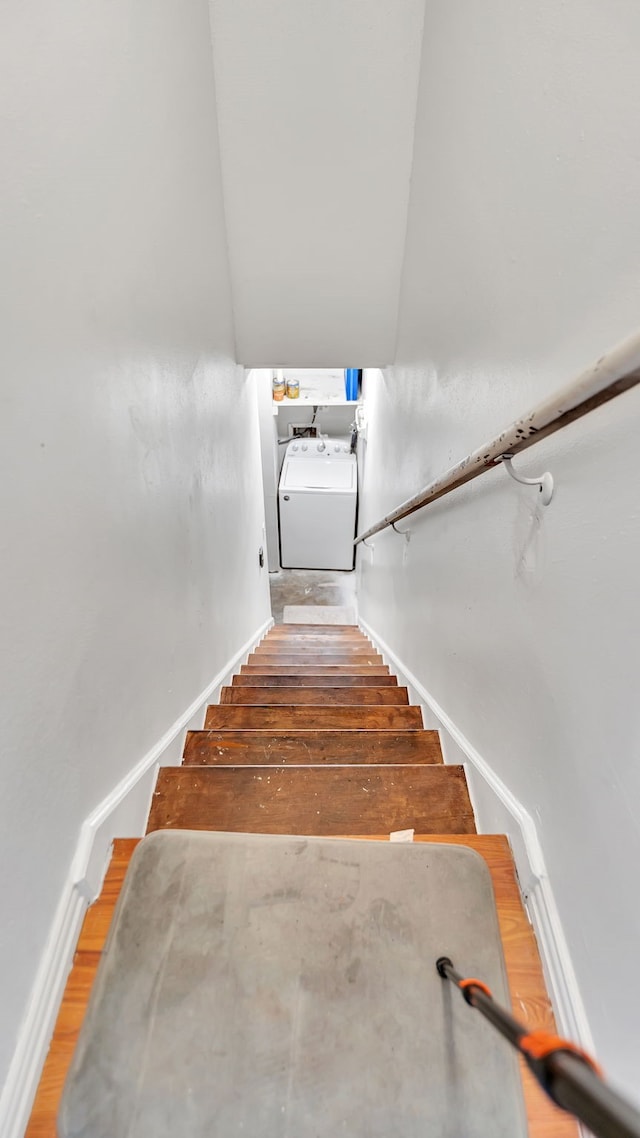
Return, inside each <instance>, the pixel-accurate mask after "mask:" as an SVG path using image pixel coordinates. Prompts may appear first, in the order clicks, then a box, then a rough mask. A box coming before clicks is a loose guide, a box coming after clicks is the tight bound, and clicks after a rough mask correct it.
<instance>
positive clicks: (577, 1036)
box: [359, 619, 594, 1053]
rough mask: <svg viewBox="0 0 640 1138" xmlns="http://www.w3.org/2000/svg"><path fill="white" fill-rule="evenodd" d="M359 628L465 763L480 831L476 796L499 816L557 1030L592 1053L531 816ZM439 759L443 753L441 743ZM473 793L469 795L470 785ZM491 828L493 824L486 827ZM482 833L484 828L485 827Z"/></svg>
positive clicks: (407, 674) (392, 657) (416, 684)
mask: <svg viewBox="0 0 640 1138" xmlns="http://www.w3.org/2000/svg"><path fill="white" fill-rule="evenodd" d="M359 624H360V627H361V629H362V631H363V632H364V633H365V635H366V636H368V637H369V638H370V640H371V641H372V642H373V644H374V645H375V646H376V648H377V649H378V650H379V651H380V652H381V653H382V655H383V657H384V659H385V662H386V663H387V664H389V666H390V668H392V669H393V671H394V672H395V673H396V674H397V675H398V677H399V678H400V679H401V680H402V682H403V683H406V684H407V686H408V687H409V688H410V689H412V690H413V692H414V693H415V696H416V697H417V701H418V702H420V703H421V704H423V705H424V706H425V708H426V709H428V712H430V716H429V715H428V716H427V719H426V720H425V721H426V722H428V720H429V718H430V717H435V719H436V720H437V722H438V725H439V726H440V727H441V728H442V729H443V731H444V733H445V735H447V736H449V737H450V739H451V740H453V743H454V745H455V747H456V748H458V749H459V751H460V752H462V757H463V759H464V760H465V761H466V763H468V764H469V767H470V771H469V773H470V774H471V776H472V777H471V779H470V780H469V782H470V789H471V794H472V801H473V802H474V808H475V809H476V817H477V821H478V823H479V829H480V831H481V832H482V830H483V828H484V827H483V825H482V816H481V815H482V809H478V805H479V799H480V798H482V800H483V801H488V805H489V809H488V810H487V813H488V814H489V815H490V817H491V819H492V821H493V823H494V824H495V819H500V821H501V828H502V830H503V831H504V832H505V833H506V834H507V836H508V838H509V840H510V843H511V848H512V851H513V857H514V862H515V866H516V870H517V873H518V878H519V881H520V887H521V889H522V894H523V899H524V902H525V905H526V907H527V911H528V913H529V917H530V919H531V923H532V925H533V928H534V931H535V934H536V938H537V941H538V947H539V950H540V956H541V959H542V966H543V969H544V973H545V979H546V982H547V987H548V990H549V995H550V997H551V1002H552V1004H553V1008H554V1011H555V1015H556V1020H557V1023H558V1028H559V1030H560V1031H561V1032H562V1033H563V1034H565V1035H567V1036H568V1037H569V1038H570V1039H573V1040H574V1041H575V1042H576V1043H578V1044H579V1045H580V1046H581V1047H583V1048H584V1049H585V1050H586V1051H589V1052H591V1053H593V1051H594V1046H593V1037H592V1034H591V1030H590V1027H589V1022H588V1019H587V1015H586V1011H585V1007H584V1004H583V1001H582V996H581V995H580V989H579V988H578V982H577V979H576V975H575V971H574V968H573V963H572V961H571V956H570V953H569V948H568V945H567V941H566V938H565V935H564V930H563V928H562V923H561V921H560V916H559V913H558V909H557V907H556V902H555V898H554V895H553V889H552V887H551V882H550V881H549V876H548V874H547V870H546V866H545V859H544V854H543V850H542V846H541V844H540V839H539V837H538V831H537V829H536V825H535V823H534V821H533V818H532V817H531V815H530V814H529V812H528V811H527V810H526V808H525V807H524V806H523V804H522V803H521V802H520V801H519V800H518V799H517V798H516V797H515V795H514V794H513V793H512V792H511V790H510V789H509V787H508V786H507V785H506V784H505V783H504V782H503V781H502V779H501V778H499V777H498V775H497V774H496V773H495V771H494V770H493V769H492V768H491V766H490V764H489V763H488V762H487V761H486V759H484V758H483V757H482V755H480V753H479V752H478V751H477V750H476V748H475V747H474V746H473V744H472V743H471V742H470V741H469V739H467V737H466V736H465V735H464V734H463V733H462V731H460V729H459V728H458V727H457V726H456V724H455V723H454V722H453V720H452V719H451V718H450V716H449V715H448V714H447V712H446V711H445V710H444V708H443V707H442V706H441V705H440V704H439V703H438V701H437V700H436V699H435V698H434V696H433V695H432V694H431V693H430V692H429V691H427V689H426V688H425V687H424V685H423V684H422V683H421V682H420V680H418V678H417V677H416V676H415V675H414V674H413V673H412V672H411V671H410V670H409V669H408V668H407V667H405V665H404V664H403V662H402V661H401V660H400V659H399V658H398V657H397V656H396V654H395V652H393V650H392V649H391V648H390V647H389V645H388V644H386V643H385V641H384V640H382V639H381V637H380V636H378V635H377V633H376V632H375V631H374V629H372V628H371V627H370V626H369V625H368V624H367V622H366V621H365V620H362V619H360V621H359ZM443 750H444V752H445V761H446V760H447V758H448V756H447V753H446V747H445V746H444V745H443ZM474 782H475V783H476V787H477V789H478V791H479V793H477V794H475V795H474V793H473V783H474ZM491 829H494V825H492V826H491ZM484 832H485V833H486V832H487V830H486V829H485V830H484Z"/></svg>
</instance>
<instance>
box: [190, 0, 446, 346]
mask: <svg viewBox="0 0 640 1138" xmlns="http://www.w3.org/2000/svg"><path fill="white" fill-rule="evenodd" d="M423 9H424V0H211V26H212V39H213V51H214V67H215V76H216V95H217V105H218V123H219V131H220V147H221V154H222V173H223V187H224V199H225V211H226V221H227V233H228V246H229V260H230V267H231V278H232V287H233V297H234V310H235V324H236V343H237V353H238V359H239V361H240V362H241V363H243V364H245V365H247V366H259V365H267V366H268V365H275V364H283V365H287V364H288V365H297V366H299V367H313V366H315V367H346V366H353V367H360V366H369V365H383V364H385V363H388V362H389V361H391V360H393V358H394V349H395V338H396V320H397V313H398V301H399V287H400V276H401V269H402V262H403V253H404V240H405V229H406V217H407V203H408V197H409V182H410V176H411V161H412V149H413V132H414V121H415V113H416V101H417V88H418V74H419V68H420V55H421V41H422V25H423Z"/></svg>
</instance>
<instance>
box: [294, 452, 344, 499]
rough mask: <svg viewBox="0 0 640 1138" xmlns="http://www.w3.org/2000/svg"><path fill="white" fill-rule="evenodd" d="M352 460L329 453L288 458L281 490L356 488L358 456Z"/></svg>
mask: <svg viewBox="0 0 640 1138" xmlns="http://www.w3.org/2000/svg"><path fill="white" fill-rule="evenodd" d="M349 458H350V459H351V461H350V462H349V461H345V459H344V457H343V458H342V459H337V460H336V459H334V458H331V457H330V456H329V455H326V456H325V455H318V457H317V458H316V456H315V455H313V456H311V457H309V458H307V457H305V458H304V459H301V458H297V457H295V458H288V457H287V458H286V459H285V464H284V469H283V471H282V478H281V479H280V489H281V490H355V487H356V458H355V455H353V454H352V455H349Z"/></svg>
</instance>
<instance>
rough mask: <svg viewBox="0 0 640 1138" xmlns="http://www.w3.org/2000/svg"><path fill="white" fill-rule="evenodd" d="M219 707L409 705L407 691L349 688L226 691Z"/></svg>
mask: <svg viewBox="0 0 640 1138" xmlns="http://www.w3.org/2000/svg"><path fill="white" fill-rule="evenodd" d="M220 703H222V704H230V705H232V706H238V705H247V706H250V705H251V704H257V705H261V704H262V705H264V704H289V705H292V704H304V705H306V706H307V707H311V706H318V705H320V706H322V705H332V706H343V707H344V706H348V705H352V704H360V705H363V704H376V705H378V706H380V705H405V706H408V705H409V696H408V693H407V689H406V688H399V687H395V688H394V687H388V688H368V687H366V688H361V687H357V688H349V687H335V688H329V687H318V688H311V687H292V688H280V687H268V686H267V687H251V688H248V687H225V688H223V689H222V691H221V692H220Z"/></svg>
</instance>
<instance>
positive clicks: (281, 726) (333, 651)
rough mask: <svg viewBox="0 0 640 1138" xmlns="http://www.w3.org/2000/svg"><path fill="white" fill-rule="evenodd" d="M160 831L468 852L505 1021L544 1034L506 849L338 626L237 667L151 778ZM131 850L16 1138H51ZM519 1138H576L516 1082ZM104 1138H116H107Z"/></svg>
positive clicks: (290, 635)
mask: <svg viewBox="0 0 640 1138" xmlns="http://www.w3.org/2000/svg"><path fill="white" fill-rule="evenodd" d="M165 828H173V829H175V828H179V829H192V830H202V829H205V830H227V831H236V832H249V833H250V832H254V833H271V834H278V833H279V834H308V835H322V836H347V837H349V836H352V837H378V838H388V836H389V834H390V833H391V832H393V831H396V830H405V829H414V830H415V840H417V841H439V842H456V843H458V844H464V845H468V846H470V847H471V848H473V849H475V850H477V851H478V852H479V853H480V854H482V856H483V857H484V858H485V860H486V861H487V863H488V865H489V869H490V871H491V873H492V877H493V882H494V890H495V893H496V900H497V904H498V913H499V918H500V925H501V932H502V935H503V943H504V949H505V958H506V963H507V972H508V975H509V983H510V988H511V993H512V1002H513V1007H514V1009H515V1011H516V1013H517V1014H518V1015H519V1016H521V1017H522V1018H524V1019H528V1020H530V1022H532V1023H535V1024H536V1025H538V1026H541V1027H547V1028H549V1029H552V1028H553V1017H552V1013H551V1008H550V1005H549V1001H548V998H547V994H546V991H545V988H544V983H543V980H542V973H541V967H540V960H539V957H538V953H537V948H536V945H535V939H534V937H533V934H532V931H531V927H530V925H529V924H528V922H527V919H526V915H525V913H524V909H523V906H522V902H521V898H520V894H519V890H518V887H517V883H516V879H515V874H514V869H513V863H512V860H511V855H510V851H509V847H508V843H507V841H506V839H505V838H504V837H502V836H495V835H492V836H486V835H477V834H476V829H475V822H474V817H473V811H472V808H471V803H470V800H469V794H468V790H467V784H466V779H465V774H464V769H463V768H462V767H459V766H445V765H444V764H443V761H442V754H441V751H440V744H439V738H438V733H437V732H435V731H427V730H425V729H424V725H423V721H422V713H421V710H420V708H418V707H411V706H409V699H408V693H407V689H406V688H404V687H399V686H398V682H397V680H396V678H395V677H394V676H391V675H390V674H389V669H388V668H387V667H386V666H385V665H384V664H383V661H382V657H381V656H380V655H379V653H377V652H375V650H374V649H373V648H372V646H371V643H370V642H369V641H368V640H367V639H366V638H365V637H364V636H363V634H362V633H361V632H359V631H358V630H357V629H356V628H354V627H352V626H317V625H308V626H305V625H280V626H277V627H275V628H273V629H272V630H271V631H270V632H269V633H268V634H267V636H266V637H265V638H264V640H263V641H262V642H261V644H260V645H259V647H258V648H256V650H255V651H254V652H252V653H251V655H250V656H249V659H248V662H247V664H245V665H244V666H243V667H242V668H241V670H240V672H239V674H238V675H236V676H234V678H233V681H232V684H231V686H230V687H225V688H223V689H222V692H221V698H220V703H219V704H218V705H216V706H211V707H209V708H208V710H207V714H206V720H205V726H204V729H203V730H202V731H192V732H190V733H189V734H188V736H187V740H186V745H185V750H184V758H183V765H182V766H180V767H164V768H161V770H160V772H159V774H158V780H157V785H156V789H155V793H154V796H153V800H152V805H151V811H150V815H149V821H148V827H147V832H151V831H153V830H158V829H165ZM135 844H136V841H135V839H132V840H130V841H120V842H116V843H115V850H114V859H113V861H112V865H111V868H110V870H109V873H108V875H107V878H106V881H105V886H104V889H103V893H102V895H101V897H100V898H99V899H98V901H97V902H96V903H95V905H93V906H92V907H91V908H90V909H89V912H88V914H87V917H86V920H85V924H84V927H83V930H82V933H81V936H80V941H79V944H78V951H77V953H76V958H75V963H74V969H73V971H72V973H71V976H70V978H69V983H68V985H67V991H66V993H65V999H64V1002H63V1005H62V1008H61V1012H60V1016H59V1019H58V1025H57V1027H56V1033H55V1035H54V1039H53V1043H52V1047H51V1051H50V1054H49V1058H48V1060H47V1064H46V1066H45V1070H44V1073H43V1077H42V1081H41V1084H40V1089H39V1092H38V1096H37V1099H36V1103H35V1106H34V1109H33V1113H32V1117H31V1122H30V1124H29V1127H28V1129H27V1132H26V1138H55V1133H56V1131H55V1114H56V1110H57V1104H58V1101H59V1096H60V1093H61V1089H62V1084H63V1081H64V1075H65V1072H66V1068H67V1065H68V1062H69V1060H70V1057H71V1053H72V1047H73V1043H74V1042H75V1038H76V1036H77V1031H78V1030H79V1027H80V1024H81V1020H82V1013H83V1012H84V1008H85V1006H86V1001H87V998H88V993H89V988H90V981H91V979H92V977H93V975H94V974H95V968H96V967H97V962H98V959H99V951H100V949H101V948H102V944H103V943H104V938H105V936H106V933H107V929H108V923H109V920H110V917H111V913H112V911H113V907H114V904H115V900H116V899H117V895H118V892H119V889H120V885H121V883H122V879H123V875H124V871H125V870H126V865H127V864H128V860H129V858H130V856H131V853H132V852H133V849H134V847H135ZM523 1081H524V1085H525V1098H526V1102H527V1110H528V1114H529V1125H530V1134H531V1135H532V1138H576V1135H577V1130H576V1127H575V1124H574V1123H573V1122H572V1121H571V1120H570V1119H569V1118H568V1117H567V1116H566V1115H563V1114H562V1113H561V1112H559V1111H557V1110H556V1108H555V1107H553V1105H552V1104H551V1103H550V1102H548V1100H547V1099H546V1098H545V1097H544V1096H543V1094H542V1092H540V1091H539V1089H538V1088H537V1086H536V1085H535V1084H534V1082H533V1080H532V1079H531V1078H530V1076H529V1074H528V1072H526V1071H524V1073H523ZM114 1138H118V1136H117V1135H114Z"/></svg>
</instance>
